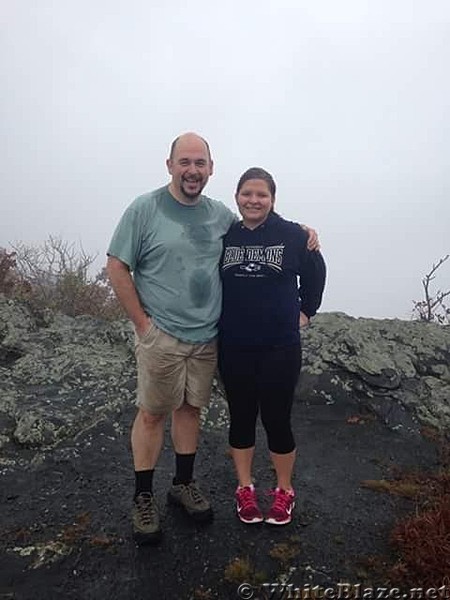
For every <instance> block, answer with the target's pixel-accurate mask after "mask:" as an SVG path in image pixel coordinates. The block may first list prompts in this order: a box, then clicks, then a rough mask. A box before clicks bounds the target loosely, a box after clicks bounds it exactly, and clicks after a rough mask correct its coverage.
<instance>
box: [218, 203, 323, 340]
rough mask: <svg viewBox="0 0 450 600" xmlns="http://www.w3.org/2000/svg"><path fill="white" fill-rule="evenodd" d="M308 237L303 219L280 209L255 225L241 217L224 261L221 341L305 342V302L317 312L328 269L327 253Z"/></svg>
mask: <svg viewBox="0 0 450 600" xmlns="http://www.w3.org/2000/svg"><path fill="white" fill-rule="evenodd" d="M307 241H308V234H307V233H306V232H305V231H304V230H303V229H302V228H301V227H300V226H299V225H298V223H292V222H291V221H286V220H285V219H283V218H281V217H280V216H279V215H277V214H276V213H270V214H269V216H268V217H267V219H266V220H265V222H264V223H262V224H261V225H259V227H257V228H256V229H253V230H250V229H247V228H246V227H245V226H244V225H243V224H242V222H240V223H235V224H234V225H232V226H231V228H230V230H229V231H228V233H227V234H226V236H225V238H224V250H223V254H222V259H221V262H220V272H221V277H222V283H223V306H222V317H221V320H220V337H221V343H223V344H226V345H229V344H237V345H246V346H247V345H249V346H252V345H258V346H260V345H270V346H272V345H291V344H298V343H300V334H299V316H300V307H301V310H302V311H303V312H304V313H305V314H306V315H307V316H308V317H312V316H313V315H315V314H316V311H317V309H318V308H319V306H320V303H321V301H322V293H323V290H324V286H325V273H326V268H325V262H324V260H323V258H322V255H321V254H320V252H310V251H309V250H307V248H306V244H307ZM298 276H299V277H300V289H299V288H298Z"/></svg>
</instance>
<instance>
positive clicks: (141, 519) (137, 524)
mask: <svg viewBox="0 0 450 600" xmlns="http://www.w3.org/2000/svg"><path fill="white" fill-rule="evenodd" d="M131 517H132V520H133V538H134V540H135V542H136V543H137V544H139V545H143V544H156V543H157V542H159V540H160V539H161V528H160V525H159V511H158V506H157V504H156V501H155V498H154V496H153V494H150V493H148V492H141V493H140V494H138V495H137V496H136V498H135V499H134V502H133V509H132V512H131Z"/></svg>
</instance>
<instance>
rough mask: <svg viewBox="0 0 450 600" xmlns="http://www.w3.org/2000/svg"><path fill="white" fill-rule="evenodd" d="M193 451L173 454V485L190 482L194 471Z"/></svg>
mask: <svg viewBox="0 0 450 600" xmlns="http://www.w3.org/2000/svg"><path fill="white" fill-rule="evenodd" d="M194 460H195V452H194V453H193V454H178V452H177V453H176V454H175V477H174V480H173V483H174V485H178V484H179V483H184V484H187V483H190V482H191V481H192V473H193V471H194Z"/></svg>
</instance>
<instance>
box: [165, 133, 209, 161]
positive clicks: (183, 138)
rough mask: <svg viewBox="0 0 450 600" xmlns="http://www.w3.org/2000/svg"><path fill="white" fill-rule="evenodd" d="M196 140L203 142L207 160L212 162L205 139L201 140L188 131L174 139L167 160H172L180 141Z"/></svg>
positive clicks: (198, 136)
mask: <svg viewBox="0 0 450 600" xmlns="http://www.w3.org/2000/svg"><path fill="white" fill-rule="evenodd" d="M195 139H196V140H198V141H200V142H203V144H205V147H206V151H207V152H208V157H209V160H211V161H212V157H211V150H210V148H209V144H208V142H207V141H206V140H205V138H202V137H201V136H200V135H198V134H197V133H194V132H193V131H188V132H187V133H183V134H181V135H179V136H178V137H177V138H175V139H174V140H173V142H172V144H171V146H170V153H169V159H170V160H173V157H174V154H175V150H176V147H177V144H178V142H180V141H188V140H195Z"/></svg>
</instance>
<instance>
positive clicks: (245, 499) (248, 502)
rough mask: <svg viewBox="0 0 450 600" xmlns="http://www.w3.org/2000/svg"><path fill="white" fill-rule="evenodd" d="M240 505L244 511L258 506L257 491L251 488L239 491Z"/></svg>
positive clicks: (247, 487) (243, 488) (246, 487)
mask: <svg viewBox="0 0 450 600" xmlns="http://www.w3.org/2000/svg"><path fill="white" fill-rule="evenodd" d="M238 496H239V504H240V505H241V506H242V508H243V509H246V508H249V507H250V506H256V499H255V491H254V490H252V489H251V487H249V486H245V487H242V488H239V489H238Z"/></svg>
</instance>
